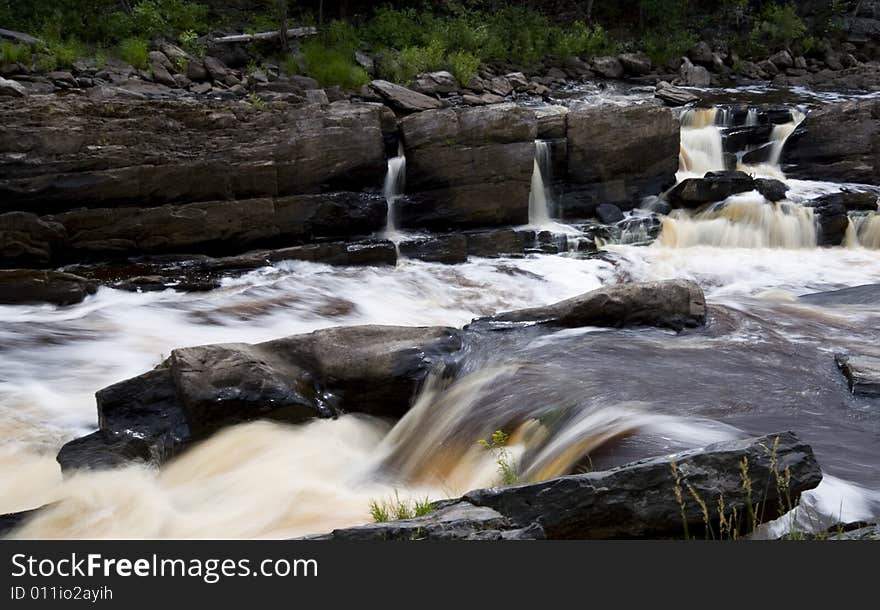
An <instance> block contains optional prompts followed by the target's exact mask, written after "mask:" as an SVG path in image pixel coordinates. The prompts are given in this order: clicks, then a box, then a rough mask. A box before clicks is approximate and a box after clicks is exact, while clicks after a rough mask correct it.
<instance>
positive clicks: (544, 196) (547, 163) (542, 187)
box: [529, 140, 553, 227]
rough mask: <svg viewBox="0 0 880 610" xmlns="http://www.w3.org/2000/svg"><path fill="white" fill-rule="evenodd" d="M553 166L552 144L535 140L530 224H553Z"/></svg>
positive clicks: (530, 193)
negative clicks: (551, 214)
mask: <svg viewBox="0 0 880 610" xmlns="http://www.w3.org/2000/svg"><path fill="white" fill-rule="evenodd" d="M552 183H553V166H552V165H551V159H550V145H549V143H548V142H547V141H545V140H535V163H534V167H533V169H532V187H531V190H530V191H529V225H530V226H534V227H544V226H547V225H550V224H551V220H550V206H551V205H552V203H553V191H552V190H551V185H552Z"/></svg>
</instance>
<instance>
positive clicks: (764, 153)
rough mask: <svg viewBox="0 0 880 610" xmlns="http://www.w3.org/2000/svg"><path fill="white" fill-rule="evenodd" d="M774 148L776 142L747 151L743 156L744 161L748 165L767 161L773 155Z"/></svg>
mask: <svg viewBox="0 0 880 610" xmlns="http://www.w3.org/2000/svg"><path fill="white" fill-rule="evenodd" d="M774 148H775V145H774V144H764V145H763V146H759V147H758V148H755V149H752V150H750V151H748V152H745V153H743V156H742V162H743V163H745V164H747V165H758V164H760V163H766V162H768V161H769V160H770V157H771V156H772V155H773V149H774Z"/></svg>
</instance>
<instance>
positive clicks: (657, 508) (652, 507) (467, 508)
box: [316, 432, 822, 540]
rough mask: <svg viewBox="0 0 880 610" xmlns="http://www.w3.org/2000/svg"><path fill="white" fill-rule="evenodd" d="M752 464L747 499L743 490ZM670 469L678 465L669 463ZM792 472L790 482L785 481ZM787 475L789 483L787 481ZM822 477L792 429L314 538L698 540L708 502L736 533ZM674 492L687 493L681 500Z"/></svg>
mask: <svg viewBox="0 0 880 610" xmlns="http://www.w3.org/2000/svg"><path fill="white" fill-rule="evenodd" d="M743 464H745V465H746V469H747V473H748V480H749V481H750V482H751V495H749V493H748V492H746V490H745V487H744V485H743V478H742V471H741V468H742V465H743ZM673 465H674V466H673ZM789 474H790V478H788V477H789ZM786 479H787V482H786ZM821 480H822V472H821V470H820V469H819V465H818V464H817V462H816V459H815V457H814V455H813V451H812V449H811V448H810V446H809V445H806V444H805V443H803V442H801V441H800V439H798V437H797V436H796V435H795V434H793V433H792V432H782V433H779V434H771V435H767V436H762V437H758V438H751V439H746V440H736V441H727V442H723V443H717V444H714V445H709V446H708V447H704V448H701V449H694V450H690V451H685V452H681V453H678V454H674V455H670V456H661V457H655V458H649V459H646V460H641V461H638V462H633V463H631V464H626V465H624V466H620V467H618V468H614V469H611V470H607V471H602V472H591V473H586V474H578V475H570V476H563V477H558V478H555V479H550V480H547V481H541V482H538V483H526V484H521V485H514V486H510V487H493V488H490V489H479V490H475V491H471V492H469V493H467V494H465V495H464V496H462V497H461V498H459V499H455V500H444V501H441V502H436V503H435V504H434V506H435V511H434V512H432V513H429V514H427V515H425V516H423V517H418V518H415V519H409V520H404V521H395V522H388V523H375V524H370V525H364V526H361V527H354V528H348V529H341V530H335V531H333V532H332V533H331V534H329V535H326V536H319V537H316V538H318V539H333V540H396V539H435V538H437V539H450V538H455V539H471V540H472V539H487V538H488V539H510V538H513V539H539V538H547V539H556V540H564V539H622V538H623V539H626V538H684V537H685V535H686V532H685V524H686V526H687V535H688V536H691V537H695V538H698V539H702V538H704V537H708V533H707V532H706V531H705V529H706V528H705V521H704V513H703V508H702V506H701V505H700V503H699V502H698V501H697V500H696V498H695V497H694V494H696V496H697V497H699V498H700V501H702V502H704V503H705V506H706V509H707V511H708V515H709V523H710V524H711V525H712V527H713V528H714V532H713V533H714V534H715V535H718V532H719V527H718V523H719V518H720V515H719V509H718V506H719V498H723V499H724V513H725V515H724V517H725V519H728V520H730V519H731V518H732V514H733V511H734V510H735V511H736V515H738V517H740V519H738V523H737V524H736V527H737V529H738V531H739V534H740V535H743V534H747V533H749V531H750V524H749V523H748V519H749V517H748V515H749V514H750V512H749V504H751V505H752V507H757V510H755V521H756V524H757V522H759V521H760V520H761V519H762V518H764V519H775V518H776V517H777V516H779V514H780V509H782V510H785V511H787V510H790V509H791V508H793V507H794V506H795V505H796V504H797V502H798V500H799V498H800V494H801V493H802V492H804V491H807V490H809V489H813V488H815V487H816V486H817V485H819V483H820V481H821ZM676 487H678V489H679V491H680V493H681V501H679V500H678V499H677V494H676Z"/></svg>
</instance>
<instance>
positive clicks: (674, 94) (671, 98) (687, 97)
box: [654, 81, 700, 107]
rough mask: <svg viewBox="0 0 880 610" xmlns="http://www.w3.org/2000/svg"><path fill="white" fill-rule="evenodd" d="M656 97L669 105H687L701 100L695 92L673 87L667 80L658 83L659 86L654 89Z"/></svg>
mask: <svg viewBox="0 0 880 610" xmlns="http://www.w3.org/2000/svg"><path fill="white" fill-rule="evenodd" d="M654 97H656V98H657V99H659V100H661V101H662V102H663V103H664V104H666V105H667V106H673V107H675V106H686V105H687V104H692V103H694V102H698V101H700V96H698V95H696V94H695V93H692V92H690V91H688V90H687V89H682V88H680V87H673V86H672V85H670V84H669V83H667V82H666V81H661V82H659V83H657V87H656V89H655V90H654Z"/></svg>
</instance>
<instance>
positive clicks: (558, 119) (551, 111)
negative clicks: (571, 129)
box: [535, 106, 569, 140]
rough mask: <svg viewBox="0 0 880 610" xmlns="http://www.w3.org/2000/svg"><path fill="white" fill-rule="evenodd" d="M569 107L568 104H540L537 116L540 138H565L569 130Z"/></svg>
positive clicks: (536, 109)
mask: <svg viewBox="0 0 880 610" xmlns="http://www.w3.org/2000/svg"><path fill="white" fill-rule="evenodd" d="M568 112H569V110H568V108H567V107H566V106H538V107H537V108H535V116H536V117H537V119H538V138H539V139H541V140H550V139H555V138H564V137H565V133H566V130H567V127H568V125H567V123H568V121H567V119H568Z"/></svg>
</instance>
